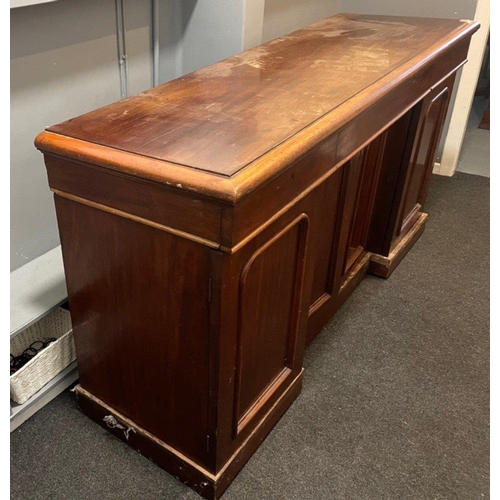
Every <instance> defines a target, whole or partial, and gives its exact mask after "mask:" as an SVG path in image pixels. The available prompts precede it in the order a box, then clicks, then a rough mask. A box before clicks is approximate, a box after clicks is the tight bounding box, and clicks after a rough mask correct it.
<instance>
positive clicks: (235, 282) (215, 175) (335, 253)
mask: <svg viewBox="0 0 500 500" xmlns="http://www.w3.org/2000/svg"><path fill="white" fill-rule="evenodd" d="M477 29H478V24H477V23H473V22H470V21H457V20H446V19H424V18H402V17H386V16H366V15H351V14H341V15H337V16H334V17H331V18H329V19H325V20H324V21H321V22H319V23H316V24H313V25H311V26H309V27H307V28H304V29H302V30H299V31H296V32H294V33H291V34H289V35H287V36H283V37H281V38H277V39H276V40H273V41H271V42H268V43H266V44H264V45H261V46H259V47H256V48H254V49H251V50H249V51H246V52H243V53H241V54H238V55H236V56H234V57H230V58H229V59H226V60H224V61H221V62H219V63H217V64H214V65H212V66H209V67H207V68H203V69H200V70H198V71H195V72H194V73H191V74H188V75H186V76H183V77H181V78H178V79H176V80H173V81H171V82H168V83H166V84H164V85H161V86H159V87H156V88H153V89H151V90H149V91H147V92H144V93H142V94H139V95H136V96H134V97H130V98H128V99H124V100H122V101H119V102H116V103H114V104H111V105H109V106H106V107H104V108H101V109H98V110H96V111H93V112H91V113H87V114H85V115H83V116H80V117H78V118H74V119H72V120H69V121H67V122H65V123H62V124H60V125H56V126H53V127H49V128H48V129H47V130H46V131H45V132H42V133H41V134H40V135H39V136H38V137H37V138H36V146H37V147H38V148H39V149H40V150H41V151H42V152H43V153H44V155H45V163H46V166H47V171H48V178H49V184H50V187H51V189H52V191H53V192H54V193H55V203H56V210H57V218H58V224H59V230H60V235H61V243H62V250H63V257H64V265H65V270H66V278H67V285H68V293H69V302H70V307H71V314H72V319H73V326H74V335H75V342H76V350H77V359H78V367H79V372H80V385H79V386H78V388H77V395H78V401H79V405H80V407H81V409H82V411H83V412H85V413H86V414H87V415H88V416H90V417H91V418H93V419H94V420H96V421H97V422H98V423H100V425H102V426H103V427H105V428H108V429H109V431H110V432H112V433H113V434H115V435H116V436H118V437H119V438H120V439H123V440H124V441H127V442H128V443H129V444H130V445H131V446H133V447H134V448H136V449H138V450H140V451H141V452H142V453H143V454H144V455H145V456H147V457H149V458H151V459H152V460H154V461H155V462H157V463H158V464H159V465H160V466H161V467H163V468H165V469H166V470H167V471H169V472H171V473H172V474H173V475H175V476H176V477H178V478H179V479H180V480H181V481H183V482H185V483H186V484H188V485H190V486H191V487H192V488H194V489H195V490H196V491H197V492H199V493H200V494H201V495H203V496H204V497H206V498H209V499H212V498H218V497H220V495H222V493H223V492H224V490H225V489H226V488H227V487H228V485H229V484H230V482H231V481H232V480H233V478H234V477H235V476H236V474H237V473H238V472H239V470H240V469H241V468H242V467H243V465H244V464H245V462H246V461H247V460H248V458H249V457H250V456H251V454H252V453H253V452H254V451H255V450H256V448H257V447H258V446H259V444H260V443H261V442H262V440H263V439H264V438H265V436H266V435H267V434H268V432H269V431H270V430H271V428H272V427H273V426H274V425H275V423H276V422H277V421H278V419H279V418H280V417H281V416H282V415H283V413H284V412H285V411H286V409H287V408H288V407H289V406H290V404H291V403H292V402H293V400H294V399H295V398H296V397H297V396H298V394H299V393H300V389H301V384H302V372H303V368H302V360H303V353H304V349H305V347H306V346H307V344H308V343H309V342H311V341H312V339H313V338H314V337H315V335H316V334H317V333H318V332H319V330H320V329H321V328H322V327H323V326H324V325H325V324H326V323H327V321H328V320H329V319H330V318H331V317H332V315H333V314H334V313H335V311H336V310H337V309H338V308H339V307H340V305H341V304H342V303H343V302H344V301H345V300H346V298H347V297H348V296H349V295H350V293H351V292H352V291H353V290H354V288H355V287H356V286H357V285H358V284H359V283H360V282H361V280H362V279H363V277H364V276H365V275H366V273H372V274H375V275H377V276H381V277H388V276H389V275H390V274H391V273H392V271H393V270H394V269H395V267H396V266H397V265H398V263H399V262H400V261H401V259H402V258H403V257H404V255H405V254H406V253H407V252H408V250H409V249H410V248H411V246H412V245H413V244H414V243H415V241H416V240H417V239H418V237H419V236H420V235H421V233H422V231H423V230H424V226H425V221H426V218H427V215H426V214H425V213H424V212H423V206H424V203H425V198H426V193H427V186H428V182H429V177H430V174H431V171H432V167H433V162H434V156H435V153H436V148H437V145H438V141H439V137H440V132H441V129H442V127H443V123H444V120H445V116H446V111H447V108H448V104H449V101H450V96H451V92H452V87H453V82H454V79H455V74H456V72H457V70H458V69H459V68H460V67H461V66H462V65H463V64H464V63H465V62H466V58H467V51H468V47H469V42H470V37H471V35H472V34H473V32H474V31H476V30H477ZM331 390H332V391H335V387H332V388H331Z"/></svg>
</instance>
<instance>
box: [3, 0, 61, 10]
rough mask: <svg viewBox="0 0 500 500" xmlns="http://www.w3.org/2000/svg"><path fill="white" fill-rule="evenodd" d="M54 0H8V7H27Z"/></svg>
mask: <svg viewBox="0 0 500 500" xmlns="http://www.w3.org/2000/svg"><path fill="white" fill-rule="evenodd" d="M55 1H56V0H10V8H11V9H15V8H17V7H27V6H28V5H38V4H40V3H52V2H55Z"/></svg>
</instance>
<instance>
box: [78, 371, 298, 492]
mask: <svg viewBox="0 0 500 500" xmlns="http://www.w3.org/2000/svg"><path fill="white" fill-rule="evenodd" d="M303 373H304V368H302V370H301V372H300V373H299V374H298V375H297V376H296V377H295V378H294V379H293V381H292V382H291V383H290V385H289V386H288V387H287V389H286V390H285V391H284V392H283V394H282V395H281V396H280V397H279V398H278V399H277V400H276V402H275V403H274V404H273V405H272V406H271V408H270V409H269V411H267V412H266V414H265V415H263V417H262V418H261V420H260V421H259V423H258V424H257V426H256V427H255V428H254V429H253V430H252V432H251V433H250V434H249V435H248V437H247V438H246V439H245V440H244V441H243V442H242V443H241V445H240V446H239V447H238V448H237V449H236V450H235V452H234V453H233V454H232V455H231V456H230V457H229V459H228V460H227V461H226V462H225V464H224V465H223V466H222V467H221V469H220V471H219V472H217V473H216V474H213V473H212V472H210V471H209V470H207V469H205V468H204V467H203V466H201V465H200V464H198V463H196V462H195V461H194V460H192V459H190V458H189V457H187V456H186V455H184V454H183V453H182V452H180V451H179V450H176V449H175V448H173V447H172V446H169V445H168V444H167V443H165V442H164V441H162V440H160V439H158V438H157V437H156V436H154V435H153V434H151V433H150V432H148V431H147V430H145V429H143V428H142V427H141V426H139V425H137V424H136V423H135V422H133V421H132V420H130V419H129V418H127V417H126V416H124V415H122V414H121V413H120V412H119V411H117V410H115V409H114V408H112V407H111V406H109V405H107V404H106V403H104V401H102V400H100V399H99V398H97V397H96V396H94V395H93V394H92V393H90V392H89V391H87V390H85V389H84V388H83V387H82V386H81V385H80V384H78V385H77V386H76V387H75V392H76V394H77V397H78V398H84V399H86V400H88V401H90V402H92V403H93V404H94V405H96V406H97V407H98V408H100V409H101V410H103V411H105V412H106V413H109V414H110V415H112V416H113V417H115V418H116V419H117V421H118V423H122V424H125V425H126V426H127V427H128V428H131V429H134V431H135V432H134V431H131V432H130V433H129V437H130V439H131V440H132V439H133V437H134V435H135V434H139V435H140V436H142V437H143V438H145V439H146V440H148V441H151V442H152V443H154V444H155V445H157V446H159V447H160V448H161V449H162V450H163V451H164V452H165V453H166V455H167V457H168V456H170V457H173V458H175V459H178V460H180V461H182V462H184V464H185V467H186V469H191V470H193V471H195V472H196V473H199V474H201V475H202V476H203V477H204V478H206V479H207V480H208V481H210V483H211V484H212V485H213V487H214V490H215V494H214V495H210V494H209V495H207V496H206V498H210V499H213V498H219V496H220V495H221V494H222V493H223V492H224V491H225V490H226V488H227V487H228V486H229V484H230V483H231V481H232V480H233V479H234V477H236V475H237V474H238V473H239V471H240V470H241V469H242V468H243V466H244V465H245V463H246V462H247V460H248V459H249V458H250V456H251V455H252V454H253V453H254V452H255V450H256V449H257V447H258V445H259V444H260V443H261V442H262V441H263V440H264V439H265V437H266V436H267V434H268V433H269V432H270V431H271V429H272V427H274V425H275V424H276V423H277V421H278V420H279V419H280V418H281V416H282V415H283V414H284V413H285V411H286V410H287V409H288V407H289V404H290V403H291V402H290V403H289V402H288V400H289V399H290V398H292V401H293V399H295V398H296V397H297V396H298V394H299V393H300V388H301V386H302V377H303ZM284 404H285V405H284ZM283 405H284V406H283ZM80 408H81V409H82V411H84V408H82V407H81V406H80ZM84 413H86V412H85V411H84ZM86 414H87V416H88V417H89V418H92V419H93V420H95V421H96V422H97V423H98V424H99V425H101V426H102V427H104V428H105V429H107V430H109V431H112V430H116V429H117V428H115V429H111V428H109V427H108V426H107V425H106V423H105V422H104V421H101V420H97V419H96V418H95V417H94V416H93V415H91V414H89V413H86ZM273 417H274V418H273ZM266 424H267V425H266ZM269 424H271V428H267V427H268V426H269ZM118 430H119V432H118V433H116V432H114V433H113V434H114V435H115V436H117V437H118V438H119V439H121V440H122V441H124V442H125V443H127V444H130V445H131V446H132V447H134V445H133V444H132V443H131V442H129V440H128V439H126V437H125V435H124V432H123V430H120V429H118ZM137 449H138V448H137ZM139 451H140V450H139ZM245 455H246V456H245ZM148 458H149V457H148ZM162 468H163V466H162ZM165 470H168V469H167V468H165ZM169 472H171V473H172V474H173V475H175V474H176V473H177V471H173V470H172V471H169ZM183 482H184V483H185V484H187V485H189V486H191V487H192V486H193V485H192V484H191V483H190V481H189V479H187V480H185V481H183ZM196 491H198V493H200V494H201V495H203V496H205V494H204V493H205V492H203V491H199V490H198V489H197V490H196ZM209 493H210V492H209Z"/></svg>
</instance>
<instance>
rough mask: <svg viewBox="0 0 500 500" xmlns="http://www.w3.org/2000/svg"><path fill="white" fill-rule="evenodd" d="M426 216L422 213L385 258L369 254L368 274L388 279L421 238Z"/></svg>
mask: <svg viewBox="0 0 500 500" xmlns="http://www.w3.org/2000/svg"><path fill="white" fill-rule="evenodd" d="M426 220H427V214H425V213H422V214H420V217H419V218H418V219H417V221H416V222H415V224H413V227H412V228H411V229H410V230H409V231H408V233H407V234H406V235H405V236H404V237H403V238H401V241H400V242H399V243H398V244H397V245H396V246H395V247H394V249H393V250H392V252H391V253H390V254H389V255H388V256H387V257H385V256H383V255H378V254H375V253H372V254H371V257H370V266H369V272H370V273H371V274H374V275H375V276H380V277H381V278H388V277H389V276H390V275H391V274H392V272H393V271H394V269H396V267H398V264H399V263H400V262H401V260H402V259H403V257H404V256H405V255H406V254H407V253H408V252H409V250H410V248H411V247H412V246H413V245H414V244H415V243H416V241H417V240H418V239H419V238H420V236H422V233H423V232H424V229H425V222H426Z"/></svg>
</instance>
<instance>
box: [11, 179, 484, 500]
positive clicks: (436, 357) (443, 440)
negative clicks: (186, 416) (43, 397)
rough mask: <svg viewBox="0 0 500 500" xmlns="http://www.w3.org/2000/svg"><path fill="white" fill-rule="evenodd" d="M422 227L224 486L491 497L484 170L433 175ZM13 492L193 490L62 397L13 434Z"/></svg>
mask: <svg viewBox="0 0 500 500" xmlns="http://www.w3.org/2000/svg"><path fill="white" fill-rule="evenodd" d="M426 208H427V210H428V211H429V213H430V218H429V221H428V225H427V229H426V231H425V233H424V234H423V236H422V237H421V239H420V240H419V241H418V242H417V244H416V245H415V247H414V248H413V250H412V251H411V252H410V254H408V256H407V257H406V259H405V260H404V261H403V262H402V263H401V265H400V266H399V267H398V269H397V270H396V271H395V272H394V274H393V275H392V276H391V277H390V278H389V279H388V280H385V281H384V280H381V279H378V278H375V277H368V278H367V279H366V280H365V281H364V282H363V283H362V284H361V285H360V286H359V287H358V289H357V290H356V291H355V292H354V294H353V295H352V297H351V298H350V299H349V300H348V301H347V302H346V304H345V305H344V306H343V307H342V308H341V310H340V311H339V312H338V313H337V314H336V316H335V317H334V318H333V320H332V321H330V323H329V324H328V325H327V326H326V327H325V328H324V330H323V331H322V332H321V333H320V335H319V336H318V337H317V338H316V340H315V341H314V342H313V343H312V344H311V346H310V347H309V348H308V350H307V351H306V356H305V368H306V371H305V379H304V388H303V392H302V394H301V395H300V396H299V398H298V399H297V400H296V402H295V403H294V404H293V405H292V407H291V408H290V409H289V411H288V412H287V413H286V414H285V416H284V417H283V418H282V419H281V421H280V422H279V423H278V425H277V426H276V427H275V428H274V430H273V431H272V432H271V434H270V435H269V436H268V438H267V439H266V440H265V442H264V443H263V444H262V446H261V447H260V448H259V450H258V451H257V452H256V453H255V454H254V456H253V457H252V458H251V459H250V461H249V462H248V464H247V465H246V466H245V468H244V469H243V471H242V472H241V473H240V474H239V476H238V477H237V478H236V479H235V481H234V482H233V484H232V485H231V486H230V488H229V489H228V491H227V492H226V494H225V496H224V500H235V499H273V500H274V499H276V500H277V499H300V500H309V499H311V500H318V499H339V500H340V499H346V500H347V499H349V500H351V499H354V500H358V499H359V500H362V499H370V500H372V499H415V500H417V499H418V500H422V499H430V500H434V499H467V500H468V499H483V498H488V497H489V179H486V178H483V177H478V176H471V175H467V174H460V173H459V174H457V175H456V176H455V177H454V178H451V179H450V178H442V177H434V178H433V179H432V184H431V187H430V194H429V200H428V203H427V207H426ZM11 491H12V496H11V498H12V499H23V500H24V499H29V500H35V499H78V500H80V499H81V500H84V499H92V500H95V499H96V498H99V499H134V498H135V499H140V500H149V499H160V498H165V499H170V498H171V499H193V500H196V499H197V498H199V497H198V496H197V495H196V494H195V493H194V492H192V491H191V490H190V489H189V488H187V487H186V486H184V485H182V484H180V483H179V482H177V481H176V480H175V479H173V478H172V477H171V476H170V475H169V474H167V473H166V472H164V471H162V470H161V469H160V468H158V467H157V466H156V465H154V464H153V463H152V462H150V461H148V460H147V459H146V458H144V457H143V456H141V455H140V454H138V453H137V452H135V451H133V450H132V449H130V448H129V447H127V446H126V445H125V444H123V443H122V442H120V441H119V440H117V439H116V438H114V437H113V436H111V435H110V434H108V433H107V432H106V431H104V430H103V429H101V428H100V427H99V426H98V425H96V424H94V423H93V422H91V421H90V420H89V419H87V418H86V417H85V416H83V415H82V414H81V413H80V412H79V411H78V410H77V408H76V405H75V401H74V396H73V394H71V393H70V392H68V391H67V392H65V393H63V394H61V395H60V396H59V397H58V398H56V399H55V400H54V401H52V402H51V403H50V404H49V405H47V406H46V407H45V408H43V409H42V410H41V411H40V412H39V413H37V414H36V415H35V416H34V417H33V418H31V419H30V420H29V421H27V422H26V423H25V424H24V425H22V426H21V427H20V428H19V429H18V430H16V431H15V432H14V433H12V435H11Z"/></svg>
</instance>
